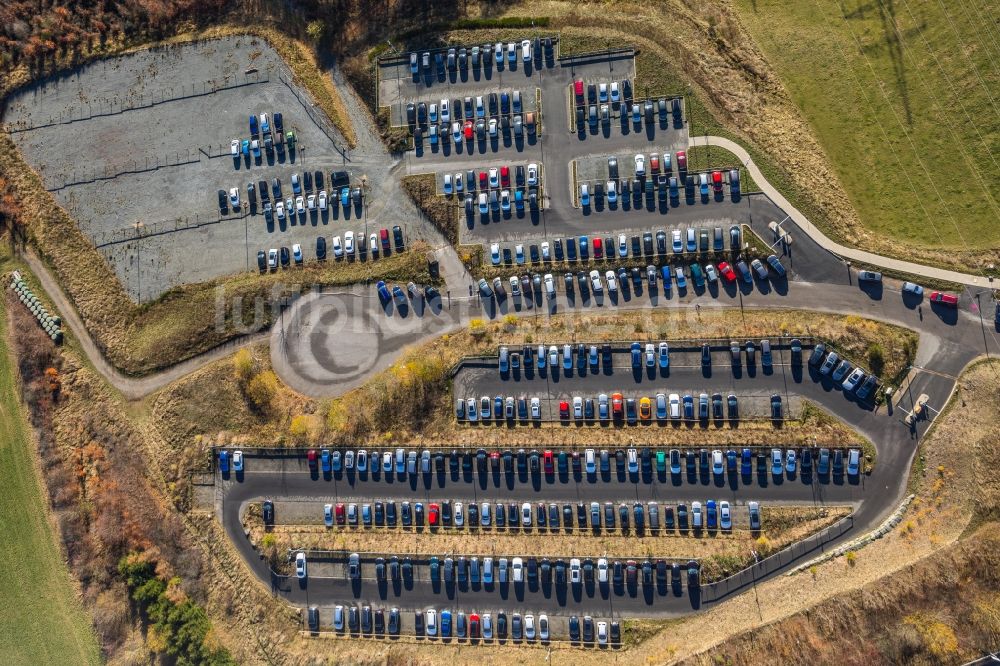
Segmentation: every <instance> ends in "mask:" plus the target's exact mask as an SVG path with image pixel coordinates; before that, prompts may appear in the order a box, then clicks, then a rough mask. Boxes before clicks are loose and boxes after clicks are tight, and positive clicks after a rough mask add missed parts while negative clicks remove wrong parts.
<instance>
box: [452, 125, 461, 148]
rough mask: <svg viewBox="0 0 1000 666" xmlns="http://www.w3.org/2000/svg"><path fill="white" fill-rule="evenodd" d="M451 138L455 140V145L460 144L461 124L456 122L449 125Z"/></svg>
mask: <svg viewBox="0 0 1000 666" xmlns="http://www.w3.org/2000/svg"><path fill="white" fill-rule="evenodd" d="M451 138H452V139H454V140H455V143H462V124H461V123H458V122H453V123H452V124H451Z"/></svg>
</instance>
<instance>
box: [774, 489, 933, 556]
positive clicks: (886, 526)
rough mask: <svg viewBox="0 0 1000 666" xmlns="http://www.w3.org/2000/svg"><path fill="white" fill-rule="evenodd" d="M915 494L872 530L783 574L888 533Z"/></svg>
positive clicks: (852, 549)
mask: <svg viewBox="0 0 1000 666" xmlns="http://www.w3.org/2000/svg"><path fill="white" fill-rule="evenodd" d="M915 496H916V495H912V494H911V495H907V496H906V498H904V499H903V501H902V502H901V503H900V505H899V506H898V507H896V510H895V511H893V512H892V513H891V514H890V515H889V517H888V518H886V519H885V520H884V521H883V522H882V524H881V525H879V526H878V527H877V528H875V529H874V530H872V531H871V532H869V533H868V534H865V535H864V536H860V537H858V538H857V539H854V540H853V541H848V542H847V543H845V544H844V545H842V546H839V547H838V548H835V549H833V550H832V551H830V552H829V553H826V554H825V555H820V556H819V557H815V558H813V559H811V560H809V561H808V562H805V563H803V564H800V565H799V566H797V567H795V568H793V569H792V570H791V571H789V572H788V573H786V574H785V575H786V576H793V575H795V574H797V573H800V572H802V571H804V570H806V569H808V568H810V567H812V566H815V565H817V564H822V563H823V562H828V561H829V560H832V559H834V558H836V557H840V556H841V555H843V554H845V553H848V552H851V551H855V550H860V549H861V548H864V547H865V546H867V545H868V544H870V543H871V542H872V541H875V540H876V539H881V538H882V537H884V536H885V535H886V534H888V533H889V532H891V531H892V530H893V528H895V527H896V525H898V524H899V521H901V520H902V519H903V514H904V513H906V509H907V508H908V507H909V506H910V502H912V501H913V498H914V497H915Z"/></svg>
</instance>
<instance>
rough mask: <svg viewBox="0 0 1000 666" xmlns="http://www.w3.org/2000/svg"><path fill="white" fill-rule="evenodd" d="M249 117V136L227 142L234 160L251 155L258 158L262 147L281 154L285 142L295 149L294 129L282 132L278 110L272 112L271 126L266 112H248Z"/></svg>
mask: <svg viewBox="0 0 1000 666" xmlns="http://www.w3.org/2000/svg"><path fill="white" fill-rule="evenodd" d="M249 118H250V138H249V139H233V140H232V141H230V142H229V152H230V154H231V155H232V157H233V160H234V161H238V160H239V159H240V157H241V156H242V157H244V158H247V159H249V157H250V156H251V155H253V157H254V159H256V160H259V159H260V156H261V150H262V149H263V150H265V151H266V152H267V153H268V154H269V155H270V154H271V152H272V151H274V150H277V151H278V154H279V155H283V154H284V152H285V144H286V143H287V144H288V149H289V150H294V149H295V142H296V139H295V131H294V130H291V129H290V130H288V134H287V135H286V134H284V132H285V126H284V119H283V118H282V116H281V113H280V112H279V113H275V114H274V117H273V121H274V122H273V127H272V124H271V122H269V121H268V116H267V114H266V113H261V114H260V115H259V116H258V115H256V114H250V116H249Z"/></svg>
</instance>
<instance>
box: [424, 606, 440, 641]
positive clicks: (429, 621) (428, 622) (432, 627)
mask: <svg viewBox="0 0 1000 666" xmlns="http://www.w3.org/2000/svg"><path fill="white" fill-rule="evenodd" d="M437 619H438V612H437V611H436V610H434V609H433V608H428V609H427V612H426V613H424V633H426V634H427V635H428V636H437V632H438V623H437Z"/></svg>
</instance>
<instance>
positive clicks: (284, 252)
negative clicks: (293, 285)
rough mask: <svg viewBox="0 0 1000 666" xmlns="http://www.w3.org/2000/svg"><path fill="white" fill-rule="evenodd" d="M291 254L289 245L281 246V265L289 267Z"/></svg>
mask: <svg viewBox="0 0 1000 666" xmlns="http://www.w3.org/2000/svg"><path fill="white" fill-rule="evenodd" d="M291 256H292V255H291V254H290V253H289V252H288V248H287V247H283V248H281V267H282V268H288V263H289V261H290V260H291Z"/></svg>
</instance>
